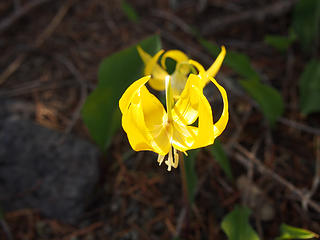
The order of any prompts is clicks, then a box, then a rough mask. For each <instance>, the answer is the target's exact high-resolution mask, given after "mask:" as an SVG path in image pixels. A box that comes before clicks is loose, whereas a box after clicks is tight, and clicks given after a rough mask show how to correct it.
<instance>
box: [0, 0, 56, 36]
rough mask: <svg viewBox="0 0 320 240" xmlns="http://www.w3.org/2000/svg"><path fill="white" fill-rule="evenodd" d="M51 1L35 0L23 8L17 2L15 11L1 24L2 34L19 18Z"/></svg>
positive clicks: (0, 31)
mask: <svg viewBox="0 0 320 240" xmlns="http://www.w3.org/2000/svg"><path fill="white" fill-rule="evenodd" d="M49 1H51V0H34V1H31V2H28V3H26V4H25V5H23V6H20V3H19V2H17V1H15V2H14V3H15V9H16V10H15V11H14V12H13V13H12V14H11V15H10V16H9V17H7V18H5V19H3V20H2V21H1V23H0V33H2V32H3V31H5V30H7V29H8V28H9V27H10V26H11V25H12V24H13V23H14V22H16V21H17V20H18V19H19V18H21V17H23V16H24V15H26V14H27V13H29V12H30V11H31V10H33V9H34V8H36V7H38V6H40V5H41V4H43V3H46V2H49Z"/></svg>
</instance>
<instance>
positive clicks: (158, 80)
mask: <svg viewBox="0 0 320 240" xmlns="http://www.w3.org/2000/svg"><path fill="white" fill-rule="evenodd" d="M163 52H164V51H163V50H160V51H159V52H158V53H157V54H156V55H154V56H153V57H152V58H151V60H150V61H148V62H147V64H146V67H145V70H144V73H145V75H149V74H151V75H152V79H150V81H149V84H150V86H151V87H152V88H154V89H155V90H158V91H163V90H164V89H165V78H166V76H167V75H168V73H167V72H166V71H165V70H163V69H162V68H161V67H160V65H159V64H158V63H157V62H158V60H159V58H160V56H161V54H162V53H163Z"/></svg>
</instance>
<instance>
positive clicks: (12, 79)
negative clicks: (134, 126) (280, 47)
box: [0, 0, 320, 240]
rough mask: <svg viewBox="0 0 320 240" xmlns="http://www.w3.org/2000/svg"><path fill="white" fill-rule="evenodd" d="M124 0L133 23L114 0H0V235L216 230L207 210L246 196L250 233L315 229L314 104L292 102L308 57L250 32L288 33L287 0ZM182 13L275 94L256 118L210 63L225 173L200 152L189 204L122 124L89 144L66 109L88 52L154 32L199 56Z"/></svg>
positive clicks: (159, 235) (93, 75) (89, 62)
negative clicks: (306, 109)
mask: <svg viewBox="0 0 320 240" xmlns="http://www.w3.org/2000/svg"><path fill="white" fill-rule="evenodd" d="M128 2H129V3H130V4H131V5H132V6H133V7H134V8H135V9H136V11H137V13H138V14H139V18H140V21H139V22H138V23H134V22H132V21H130V20H129V19H128V18H127V16H126V15H125V14H124V12H123V10H122V7H121V1H117V0H90V1H89V0H66V1H61V0H51V1H50V0H42V1H40V0H29V1H27V0H20V1H19V0H16V1H8V0H2V1H0V70H1V71H0V74H1V76H0V156H1V159H0V202H1V204H0V206H1V208H2V210H3V218H2V220H1V228H0V238H1V239H87V240H89V239H170V238H172V237H173V236H176V235H180V236H181V239H226V236H225V235H224V233H223V232H222V230H221V228H220V223H221V221H222V219H223V217H224V216H225V215H226V214H227V213H229V212H230V211H231V210H232V209H233V208H234V206H235V205H237V204H244V205H246V206H248V207H250V208H251V209H252V215H251V220H250V223H251V224H252V226H253V227H254V228H255V229H256V231H257V232H258V233H259V235H260V236H261V239H274V238H275V237H276V236H278V235H279V226H280V224H281V223H287V224H290V225H293V226H296V227H301V228H306V229H309V230H312V231H315V232H319V231H320V225H319V221H320V215H319V212H320V207H319V206H320V204H319V203H318V202H319V200H320V194H319V192H317V191H316V188H317V181H318V180H317V179H319V176H318V177H317V176H316V172H318V174H319V173H320V171H319V166H320V163H319V161H320V137H319V135H320V116H319V114H311V115H309V116H308V117H306V116H303V115H302V114H301V113H300V110H299V94H298V81H299V76H300V74H301V72H302V70H303V67H304V64H305V62H306V60H307V59H308V56H307V55H305V54H304V53H303V52H302V51H301V48H300V47H299V44H294V45H293V46H291V47H290V48H289V50H288V51H286V52H285V53H281V52H279V51H277V50H275V49H274V48H272V47H271V46H269V45H267V44H266V43H265V42H264V37H265V36H266V35H267V34H278V35H284V36H285V35H287V34H288V29H289V26H290V24H291V19H292V11H293V7H294V4H295V1H288V0H287V1H284V0H272V1H271V0H256V1H249V0H201V1H189V0H176V1H173V0H172V1H170V0H157V1H147V0H131V1H128ZM187 25H191V26H194V27H196V28H197V29H198V30H199V31H200V32H201V34H202V35H203V36H204V37H205V38H206V39H207V40H211V41H213V42H216V43H217V44H219V45H222V44H223V45H225V46H226V47H227V51H228V49H231V50H236V51H238V52H241V53H244V54H246V55H248V56H249V57H250V59H251V61H252V65H253V66H254V67H255V69H257V70H258V72H259V73H261V74H262V76H263V81H264V82H266V83H268V84H269V85H271V86H273V87H275V88H276V89H278V90H279V91H280V93H281V95H282V97H283V99H284V102H285V114H284V116H283V117H282V118H281V119H280V120H279V121H278V122H277V124H276V126H275V128H273V129H272V128H270V127H269V126H268V124H266V122H265V120H264V117H263V115H262V114H261V112H260V111H259V109H258V108H257V107H256V104H254V103H253V101H252V99H250V98H249V97H248V96H247V95H246V94H245V93H244V92H243V91H242V90H241V89H240V88H238V87H234V86H233V87H232V86H229V85H228V84H225V83H227V82H228V79H229V78H235V76H234V73H233V72H232V71H231V70H230V69H229V68H227V67H223V68H222V70H221V73H222V74H220V75H218V76H217V79H219V82H221V84H222V85H224V86H225V87H226V89H227V92H228V95H229V100H230V102H229V104H230V122H229V124H228V127H227V129H226V131H225V133H224V134H223V135H222V136H221V138H220V140H221V142H222V143H223V144H224V146H225V147H226V152H227V154H228V156H229V159H230V162H231V167H232V170H233V174H234V176H235V178H236V181H235V182H231V181H229V180H228V179H227V178H226V176H225V174H224V172H223V171H222V169H221V168H220V167H219V164H218V163H217V162H216V161H214V159H213V156H212V155H211V154H210V152H208V151H207V150H202V151H200V152H199V154H198V156H197V161H196V169H197V173H198V178H199V186H198V188H197V195H196V199H195V206H194V207H192V209H189V210H186V206H185V201H184V200H183V197H182V195H183V193H182V187H181V180H180V172H179V170H178V169H177V170H174V171H172V172H167V171H166V169H165V167H164V166H161V167H158V166H157V163H156V155H155V154H153V153H149V152H139V153H133V152H132V151H131V150H130V146H129V144H128V141H127V138H126V136H125V134H124V132H123V131H122V130H121V131H119V132H117V134H116V135H115V136H114V139H113V141H112V144H111V147H110V148H109V149H108V151H107V152H106V153H104V154H102V153H101V152H100V151H99V150H98V148H97V147H96V146H95V144H94V143H93V141H92V140H91V138H90V136H89V133H88V131H87V129H86V127H85V126H84V124H83V122H82V120H81V115H80V110H81V106H82V104H83V102H84V100H85V98H86V96H87V95H88V94H89V93H90V92H91V91H92V90H93V89H94V88H95V85H96V83H97V71H98V66H99V63H100V62H101V60H102V59H103V58H104V57H106V56H108V55H110V54H112V53H114V52H116V51H118V50H121V49H123V48H125V47H128V46H130V45H132V44H135V43H137V42H138V41H140V40H142V39H143V38H145V37H147V36H149V35H152V34H154V33H158V34H159V35H160V36H161V39H162V43H163V48H164V49H167V50H168V49H180V50H182V51H184V52H186V53H187V54H188V55H189V56H191V57H192V58H193V59H196V60H198V61H199V62H201V63H202V64H203V65H204V66H205V67H208V66H209V64H211V63H212V61H213V58H212V57H210V54H209V53H208V52H207V51H206V50H205V49H204V48H203V47H202V46H201V45H200V44H199V43H198V42H197V40H196V39H195V38H194V36H193V35H192V34H191V33H190V32H188V31H189V28H188V27H187ZM116 107H118V106H117V105H115V108H116ZM316 169H318V170H316ZM312 186H313V187H312ZM308 196H310V199H312V200H311V201H310V200H309V198H308ZM185 211H187V214H186V215H184V213H185ZM181 216H182V217H181ZM262 236H263V237H262Z"/></svg>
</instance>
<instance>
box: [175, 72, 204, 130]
mask: <svg viewBox="0 0 320 240" xmlns="http://www.w3.org/2000/svg"><path fill="white" fill-rule="evenodd" d="M200 86H201V79H200V78H199V76H197V75H194V74H190V75H189V77H188V80H187V83H186V85H185V88H184V89H183V91H182V93H181V95H180V97H179V99H178V101H177V102H176V104H175V106H174V108H173V110H172V116H173V119H174V120H175V121H178V122H179V121H180V122H182V123H183V124H185V125H190V124H192V123H194V122H195V121H196V120H197V118H198V108H199V96H198V94H197V93H196V92H194V88H199V89H202V88H201V87H200Z"/></svg>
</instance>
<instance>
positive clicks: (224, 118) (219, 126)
mask: <svg viewBox="0 0 320 240" xmlns="http://www.w3.org/2000/svg"><path fill="white" fill-rule="evenodd" d="M210 80H211V82H213V84H214V85H216V87H217V88H218V90H219V92H220V94H221V96H222V100H223V110H222V114H221V116H220V118H219V120H218V121H217V122H216V123H215V124H214V138H216V137H218V136H219V135H220V134H221V133H222V132H223V130H224V129H225V128H226V126H227V123H228V120H229V104H228V97H227V93H226V90H225V89H224V88H223V87H222V86H221V85H219V83H218V82H217V81H216V80H215V79H214V78H210Z"/></svg>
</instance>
